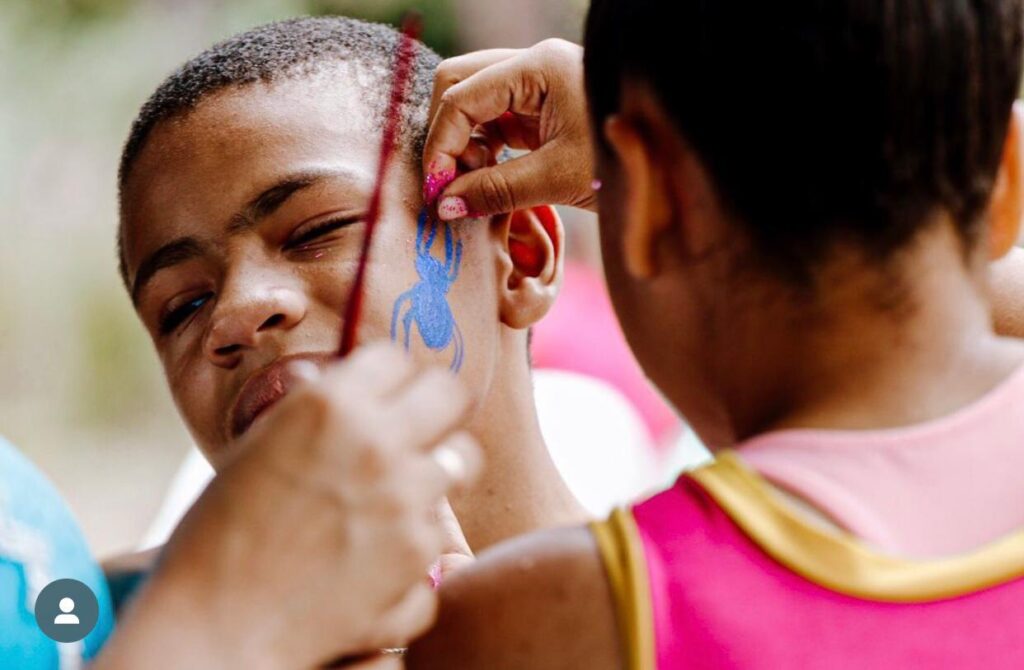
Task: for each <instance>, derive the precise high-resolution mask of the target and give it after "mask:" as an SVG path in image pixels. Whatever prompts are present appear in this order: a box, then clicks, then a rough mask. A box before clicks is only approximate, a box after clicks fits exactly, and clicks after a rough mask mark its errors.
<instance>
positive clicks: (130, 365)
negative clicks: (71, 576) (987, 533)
mask: <svg viewBox="0 0 1024 670" xmlns="http://www.w3.org/2000/svg"><path fill="white" fill-rule="evenodd" d="M410 7H413V8H416V9H419V10H420V11H421V12H422V13H423V15H424V17H425V35H424V37H425V39H426V41H427V42H428V43H430V44H431V46H433V47H434V48H435V49H437V50H438V51H440V52H441V53H442V55H454V54H457V53H460V52H463V51H467V50H471V49H477V48H486V47H497V46H504V47H519V46H527V45H529V44H532V43H534V42H536V41H538V40H540V39H543V38H546V37H552V36H561V37H565V38H568V39H572V40H578V39H579V36H580V31H581V26H582V18H583V13H584V10H585V1H584V0H415V1H414V0H408V1H400V0H377V1H368V0H244V1H243V0H232V1H229V0H0V222H2V224H0V225H2V226H3V235H2V236H0V371H2V372H0V374H2V375H3V382H2V383H0V435H4V436H6V437H8V438H9V439H10V440H12V441H13V442H14V443H15V444H16V445H17V446H18V447H20V448H21V449H22V450H23V451H25V452H26V453H27V454H28V455H29V457H31V458H32V459H33V460H35V461H36V462H37V463H38V464H39V465H40V466H41V467H42V468H43V469H44V470H45V471H46V472H47V474H49V475H50V477H51V478H53V479H54V480H55V481H56V483H57V485H58V486H59V487H60V488H61V490H62V491H63V492H64V493H65V495H66V496H67V498H68V500H69V502H70V504H71V505H72V507H73V508H74V509H75V511H76V513H77V515H78V517H79V519H80V521H81V522H82V525H83V527H84V529H85V532H86V535H87V537H88V538H89V541H90V543H91V544H92V547H93V549H94V550H95V551H96V552H97V553H98V554H99V555H101V556H103V555H108V554H110V553H111V552H115V551H120V550H124V549H128V548H130V547H132V546H133V545H134V544H135V542H137V541H138V539H139V536H140V534H141V533H142V531H143V530H144V529H145V527H146V526H147V525H148V523H149V521H150V519H151V518H152V515H153V514H154V512H155V510H156V508H157V506H158V504H159V501H160V499H161V497H162V495H163V493H164V489H165V487H166V485H167V483H168V481H169V479H170V477H171V476H172V475H173V473H174V471H175V469H176V468H177V465H178V463H179V462H180V460H181V459H182V457H183V456H184V454H185V452H186V450H187V448H188V446H189V445H190V440H189V437H188V435H187V434H186V432H185V430H184V428H183V427H182V425H181V423H180V421H179V419H178V417H177V414H176V412H175V410H174V408H173V406H172V403H171V401H170V398H169V396H168V394H167V392H166V389H165V388H164V383H163V380H162V378H161V372H160V370H159V367H158V364H157V361H156V357H155V355H154V354H153V353H152V351H151V348H150V343H149V340H148V338H147V336H146V334H145V332H144V331H143V329H142V327H141V326H140V325H139V324H138V323H136V320H135V316H134V314H133V313H132V309H131V305H130V303H129V300H128V298H127V296H126V294H125V292H124V290H123V289H122V288H121V286H120V280H119V278H118V275H117V271H116V262H115V254H114V230H115V223H116V200H115V190H116V189H115V174H116V167H117V161H118V156H119V153H120V149H121V144H122V142H123V140H124V137H125V135H126V133H127V130H128V126H129V124H130V122H131V120H132V118H133V116H134V114H135V112H136V111H137V109H138V107H139V105H141V104H142V102H143V101H144V100H145V98H146V97H147V96H148V95H149V93H150V92H152V90H153V89H154V88H155V87H156V86H157V84H158V83H159V82H160V81H161V80H162V78H163V77H164V76H165V75H166V74H168V73H169V72H170V71H171V70H173V69H174V68H175V67H176V66H177V65H179V64H180V63H181V62H182V61H184V60H185V59H186V58H188V57H189V56H191V55H193V54H195V53H197V52H199V51H201V50H202V49H203V48H205V47H206V46H209V45H210V44H211V43H213V42H214V41H216V40H218V39H221V38H224V37H227V36H229V35H231V34H234V33H236V32H239V31H242V30H245V29H247V28H250V27H252V26H255V25H258V24H260V23H264V22H267V21H272V20H275V19H281V18H286V17H290V16H297V15H304V14H329V13H340V14H346V15H350V16H358V17H362V18H368V19H373V20H378V21H386V22H390V23H396V22H397V19H398V17H399V16H400V15H401V13H402V12H403V11H404V10H405V9H407V8H410Z"/></svg>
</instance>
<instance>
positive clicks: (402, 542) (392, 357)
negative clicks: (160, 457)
mask: <svg viewBox="0 0 1024 670" xmlns="http://www.w3.org/2000/svg"><path fill="white" fill-rule="evenodd" d="M310 367H311V369H304V370H301V371H299V370H297V371H296V372H298V373H300V374H301V375H302V376H303V377H305V378H307V379H308V380H309V381H308V383H307V384H305V385H304V386H302V387H300V388H297V389H296V390H295V391H293V392H292V393H291V394H289V395H288V396H287V397H285V398H284V399H283V400H281V402H279V403H278V404H277V405H276V406H275V407H273V408H272V409H271V410H269V411H268V413H267V415H266V416H265V417H262V418H261V420H260V421H259V422H258V424H256V425H254V426H253V428H252V429H251V430H250V431H249V432H248V433H247V434H246V436H245V437H244V438H243V441H242V443H241V444H240V445H239V449H238V450H237V452H236V456H235V458H234V460H233V461H232V462H231V463H230V464H229V465H228V466H227V467H226V468H225V469H224V470H223V471H222V472H221V473H220V474H219V475H218V476H217V478H216V479H214V481H213V482H212V483H211V484H210V486H209V487H208V488H207V490H206V492H205V493H204V494H203V496H202V497H201V498H200V499H199V500H198V501H197V503H196V504H195V506H194V507H193V508H192V509H191V511H190V512H189V513H188V514H187V515H186V517H185V519H184V520H183V521H182V523H181V525H180V526H179V527H178V529H177V530H176V531H175V533H174V535H173V536H172V537H171V540H170V541H169V542H168V544H167V547H166V549H165V550H164V552H163V554H162V555H161V558H160V561H159V563H158V565H157V568H156V570H155V572H154V574H153V576H152V577H151V578H150V580H149V582H148V584H147V585H146V586H145V587H144V588H143V589H142V591H141V592H140V594H139V596H138V598H137V600H136V601H135V602H134V603H132V605H131V606H130V607H129V610H128V612H127V614H126V616H125V617H124V620H123V621H122V622H121V624H120V626H119V629H118V631H117V633H115V635H114V638H113V639H112V640H111V643H110V644H109V645H108V647H107V649H106V650H105V651H104V654H103V655H102V656H101V659H100V660H99V661H98V662H97V663H96V665H95V666H94V667H95V668H96V669H99V670H111V669H114V668H129V667H132V668H134V667H149V668H158V667H165V666H166V667H189V668H198V669H201V668H215V667H216V668H225V667H245V668H274V669H276V668H299V667H313V666H318V665H320V664H323V663H325V662H328V661H329V660H331V659H333V658H337V657H339V656H343V655H346V654H358V653H361V652H364V651H366V650H371V649H377V648H384V647H394V646H400V645H402V644H404V643H405V642H407V641H408V640H409V639H411V638H412V637H414V636H416V635H417V634H419V633H421V632H422V631H423V630H425V629H426V628H427V627H428V626H429V625H430V624H431V622H432V621H433V617H434V614H435V610H436V597H435V595H434V592H433V590H432V589H431V588H430V586H429V583H428V581H427V580H426V579H425V577H424V575H425V574H426V572H427V570H428V568H429V566H430V565H431V563H432V562H434V561H436V560H437V558H438V556H439V555H440V554H441V553H442V550H443V549H444V546H445V544H446V542H445V540H446V538H447V536H448V534H449V532H450V531H449V530H448V529H446V528H445V527H444V522H443V521H442V520H441V519H439V518H438V515H437V513H436V511H435V510H436V509H437V507H438V505H439V503H440V502H441V500H442V498H443V496H444V495H445V494H446V493H447V492H448V491H449V490H450V489H451V488H452V487H453V486H456V485H458V484H460V483H462V482H464V481H465V480H467V479H469V478H471V477H472V476H473V474H474V473H475V472H476V471H477V469H478V459H479V456H478V452H477V448H476V445H475V444H474V443H473V441H472V439H471V438H470V437H469V436H467V435H466V434H465V433H462V432H459V426H460V424H461V422H462V420H463V419H464V417H465V414H466V412H467V410H468V407H469V399H468V398H467V395H466V393H465V392H464V391H463V389H462V387H461V386H460V385H459V384H458V382H457V381H456V380H455V379H454V378H453V377H452V376H451V375H450V374H448V373H447V372H446V371H441V370H436V369H431V370H424V369H419V368H417V367H416V366H415V365H414V364H413V363H412V362H411V361H410V360H409V359H408V358H407V357H405V356H404V355H403V354H402V352H401V351H399V350H397V349H394V348H392V347H391V346H390V345H388V346H376V345H374V346H368V347H364V348H362V349H360V350H359V351H357V352H355V353H354V354H353V355H352V356H351V357H350V358H349V359H348V360H346V361H344V362H341V363H339V364H337V365H335V366H333V367H332V368H329V369H327V370H326V371H324V372H323V374H322V375H321V374H320V373H318V372H317V371H316V369H315V368H313V367H312V366H310ZM143 659H145V660H144V662H143ZM140 663H141V665H140ZM161 664H163V665H161Z"/></svg>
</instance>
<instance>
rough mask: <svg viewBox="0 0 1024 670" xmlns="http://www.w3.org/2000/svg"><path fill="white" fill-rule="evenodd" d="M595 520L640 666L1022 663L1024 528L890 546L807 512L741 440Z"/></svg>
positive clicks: (629, 648)
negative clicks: (876, 547)
mask: <svg viewBox="0 0 1024 670" xmlns="http://www.w3.org/2000/svg"><path fill="white" fill-rule="evenodd" d="M592 531H593V533H594V536H595V539H596V540H597V543H598V546H599V548H600V550H601V554H602V557H603V559H604V564H605V567H606V572H607V575H608V578H609V583H610V584H611V587H612V593H613V594H614V597H615V600H616V607H617V610H618V621H619V625H620V630H621V634H622V640H623V648H624V649H625V652H626V658H627V665H626V667H628V668H630V669H631V670H653V669H654V668H658V669H660V670H668V669H672V670H676V669H684V668H744V669H750V670H756V669H759V668H764V669H771V670H779V669H785V668H829V669H830V670H837V669H842V668H984V669H985V670H999V669H1003V668H1006V669H1010V668H1014V669H1019V668H1024V531H1017V532H1015V533H1013V534H1011V535H1008V536H1006V537H1004V538H1002V539H999V540H996V541H995V542H992V543H990V544H988V545H986V546H984V547H982V548H981V549H979V550H977V551H974V552H971V553H967V554H962V555H958V556H956V557H953V558H944V559H937V560H926V561H913V560H904V559H898V558H893V557H890V556H886V555H883V554H879V553H875V552H874V551H873V550H871V549H869V548H867V546H866V545H864V544H862V543H860V542H858V540H856V539H855V538H854V537H853V536H851V535H846V534H842V533H840V532H836V531H832V530H829V529H825V528H822V527H819V526H817V525H815V524H812V523H809V522H807V521H806V520H805V519H804V517H803V516H801V515H799V514H798V513H797V512H795V511H794V510H793V509H791V508H790V507H789V506H788V505H786V504H785V503H784V502H783V501H782V500H781V499H780V498H779V497H778V496H777V495H776V494H775V493H774V492H773V491H772V490H771V489H770V487H769V486H768V485H767V484H766V483H765V482H764V481H763V480H761V479H760V477H759V476H758V475H757V474H756V473H754V472H753V471H752V470H749V469H748V468H747V467H746V466H744V465H743V464H742V463H741V462H740V461H739V459H738V458H737V457H736V456H735V455H734V454H732V453H731V452H724V453H722V454H720V455H719V457H718V459H717V460H716V462H715V463H713V464H711V465H708V466H705V467H703V468H701V469H699V470H696V471H694V472H691V473H689V474H687V475H684V476H683V477H681V478H680V479H679V480H678V482H677V483H676V485H675V486H673V487H672V488H671V489H669V490H667V491H665V492H663V493H660V494H658V495H656V496H654V497H653V498H651V499H649V500H647V501H646V502H643V503H640V504H639V505H636V506H635V507H633V508H632V510H619V511H616V512H615V513H613V514H612V517H611V518H610V519H609V520H608V521H606V522H602V523H598V524H594V525H593V526H592Z"/></svg>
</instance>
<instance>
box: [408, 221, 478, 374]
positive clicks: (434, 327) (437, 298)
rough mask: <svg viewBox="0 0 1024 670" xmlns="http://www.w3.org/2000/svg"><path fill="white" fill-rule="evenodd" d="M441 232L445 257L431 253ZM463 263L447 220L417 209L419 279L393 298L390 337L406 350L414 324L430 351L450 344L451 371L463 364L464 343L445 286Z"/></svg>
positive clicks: (457, 274)
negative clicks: (439, 257)
mask: <svg viewBox="0 0 1024 670" xmlns="http://www.w3.org/2000/svg"><path fill="white" fill-rule="evenodd" d="M438 228H441V229H442V233H443V235H444V261H443V262H442V261H441V260H439V259H438V258H435V257H434V255H433V254H432V253H431V250H432V249H433V247H434V241H435V240H436V239H437V230H438ZM461 265H462V240H458V239H455V233H453V232H452V227H451V226H450V225H449V224H446V223H441V222H439V221H436V220H434V219H432V218H431V217H430V216H429V215H428V213H427V209H426V208H424V209H423V210H422V211H421V212H420V216H419V218H418V219H417V221H416V274H417V275H419V281H418V282H417V283H416V284H415V285H414V286H413V287H412V288H411V289H409V290H408V291H405V292H404V293H402V294H401V295H400V296H398V299H397V300H395V304H394V307H393V308H392V311H391V341H392V342H398V341H401V342H402V346H404V347H405V350H406V351H408V350H409V340H410V337H411V335H412V330H413V326H415V327H416V331H417V332H418V333H419V337H420V339H421V340H423V344H424V345H426V347H427V348H428V349H431V350H433V351H444V350H445V349H447V348H448V347H452V362H451V364H450V365H449V366H448V367H449V369H450V370H451V371H452V372H458V371H459V368H461V367H462V358H463V354H464V351H465V345H464V342H463V339H462V332H461V331H460V330H459V326H458V324H457V323H455V315H454V314H452V309H451V306H450V305H449V304H448V289H450V288H451V286H452V283H454V282H455V280H456V279H458V277H459V267H460V266H461Z"/></svg>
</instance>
